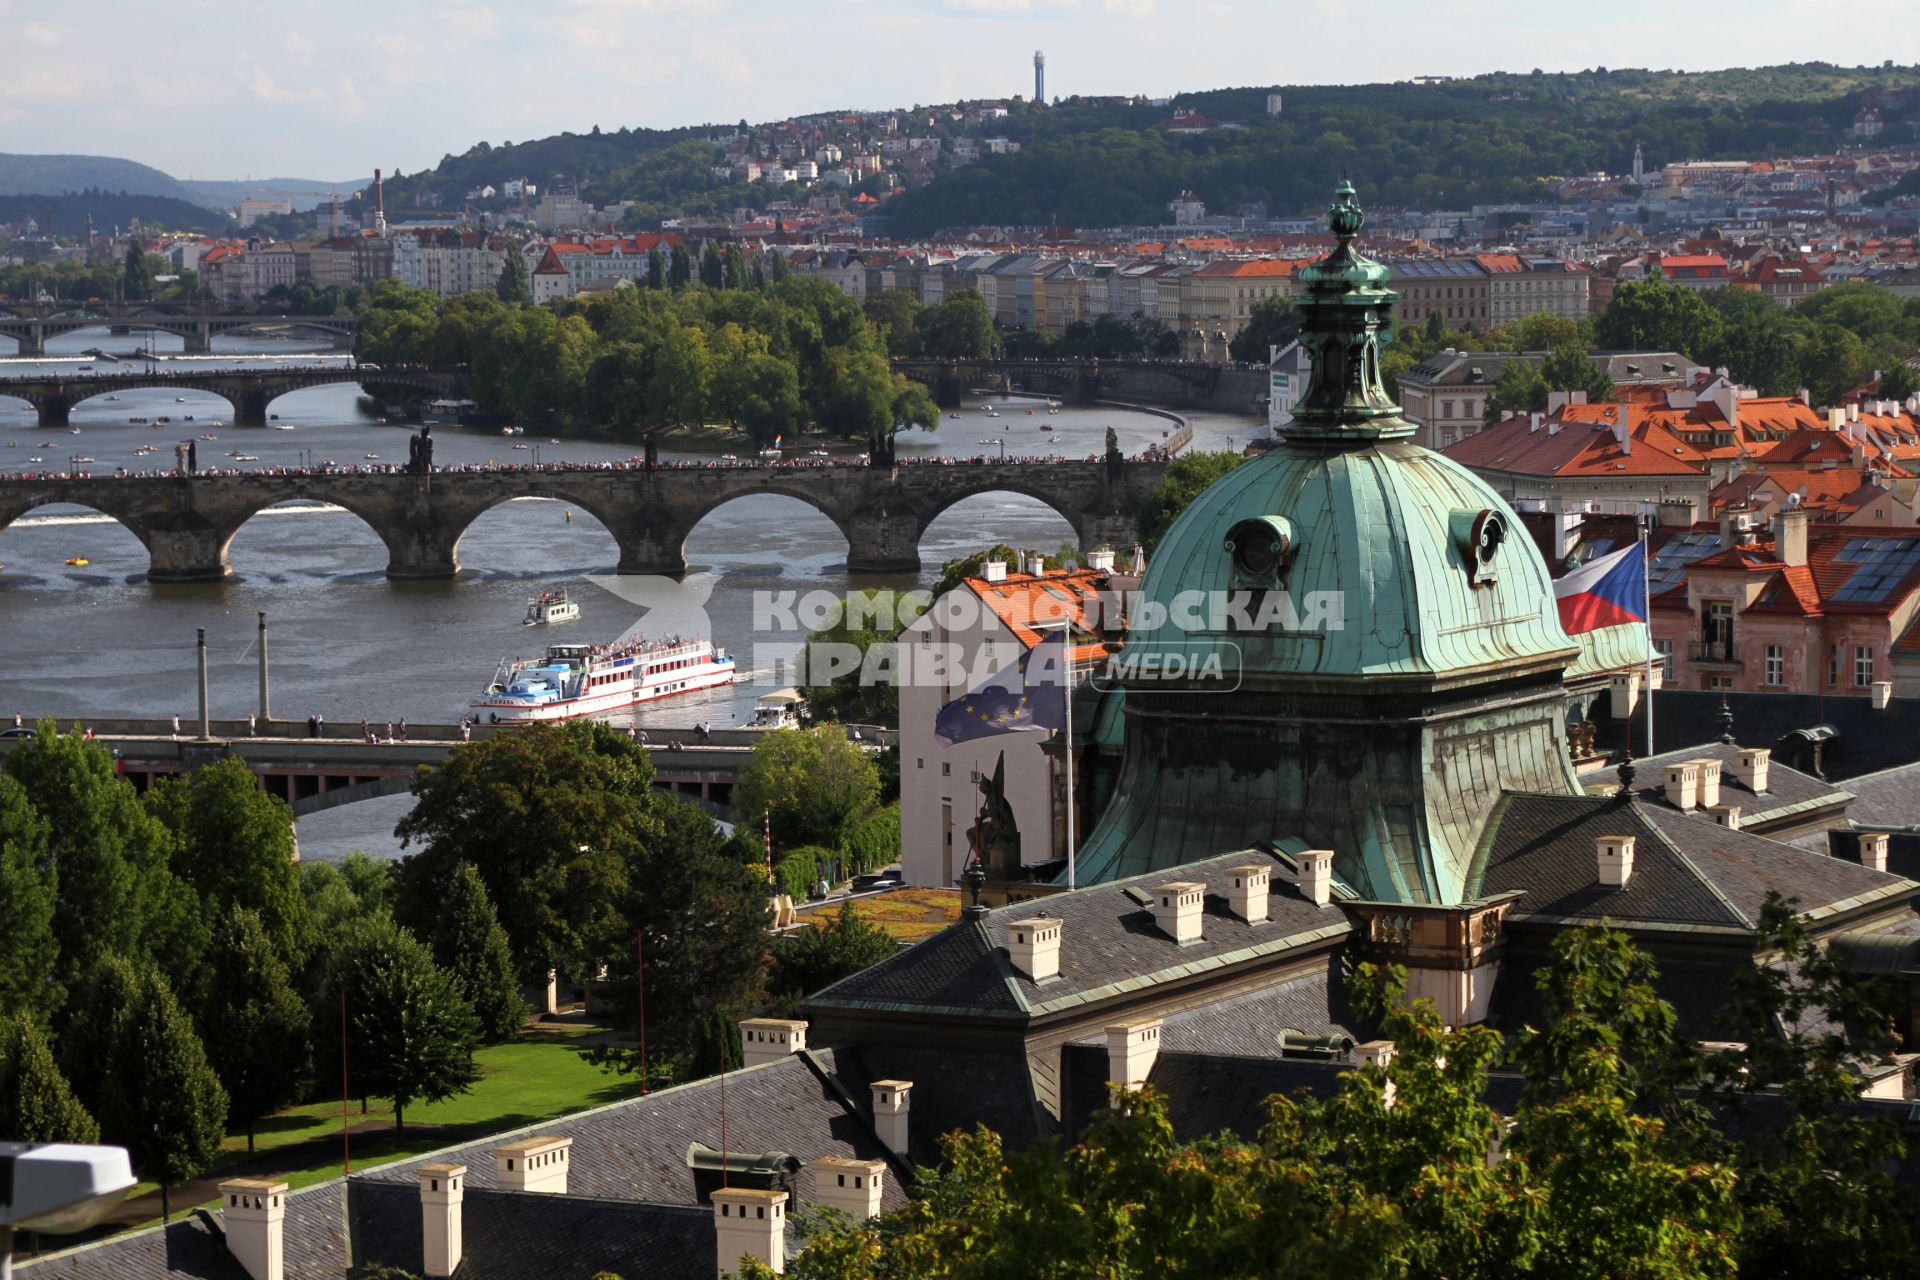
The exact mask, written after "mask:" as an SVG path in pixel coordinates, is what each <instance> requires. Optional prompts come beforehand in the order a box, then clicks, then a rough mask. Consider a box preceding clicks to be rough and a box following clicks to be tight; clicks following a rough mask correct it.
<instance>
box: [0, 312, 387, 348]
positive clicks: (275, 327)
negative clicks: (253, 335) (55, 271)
mask: <svg viewBox="0 0 1920 1280" xmlns="http://www.w3.org/2000/svg"><path fill="white" fill-rule="evenodd" d="M103 327H104V328H107V329H110V330H111V331H112V332H114V333H131V332H133V331H134V330H136V329H139V330H147V331H153V332H159V333H171V334H177V335H178V336H179V337H180V338H182V339H183V340H184V341H185V342H186V349H187V354H189V355H205V354H207V353H208V352H210V351H212V350H213V340H214V338H216V337H218V336H219V335H221V334H227V333H238V332H241V331H243V330H251V331H262V330H264V331H280V332H284V331H287V330H292V329H303V330H307V331H309V332H312V333H318V334H322V335H324V336H325V337H326V338H327V339H328V341H329V342H330V343H331V344H332V346H333V348H334V349H335V350H336V351H350V350H352V349H353V343H354V337H355V335H356V334H357V333H359V331H360V321H359V320H358V319H357V318H356V317H354V316H297V315H251V314H246V313H236V312H229V311H223V310H221V309H220V308H218V307H216V306H214V305H212V304H209V303H202V302H9V301H6V300H4V299H0V336H4V337H9V338H12V339H13V340H14V341H15V342H16V343H18V344H19V349H20V354H21V355H23V356H43V355H45V354H46V353H47V339H48V338H53V337H58V336H60V335H61V334H66V333H74V332H77V331H79V330H81V329H99V328H103Z"/></svg>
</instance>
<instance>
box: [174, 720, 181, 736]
mask: <svg viewBox="0 0 1920 1280" xmlns="http://www.w3.org/2000/svg"><path fill="white" fill-rule="evenodd" d="M173 736H174V737H176V738H177V737H179V736H180V717H179V716H175V717H174V718H173Z"/></svg>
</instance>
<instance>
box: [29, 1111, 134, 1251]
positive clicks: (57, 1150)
mask: <svg viewBox="0 0 1920 1280" xmlns="http://www.w3.org/2000/svg"><path fill="white" fill-rule="evenodd" d="M132 1188H133V1163H132V1161H130V1160H129V1159H128V1158H127V1149H126V1148H125V1147H97V1146H81V1145H79V1144H78V1143H71V1142H51V1143H31V1142H0V1280H4V1278H5V1277H9V1276H11V1275H12V1274H13V1229H14V1228H15V1227H21V1228H24V1229H26V1230H28V1231H45V1232H49V1233H50V1234H53V1235H71V1234H72V1233H74V1232H76V1231H84V1230H85V1229H86V1228H88V1227H90V1226H92V1225H93V1224H94V1223H96V1222H99V1221H100V1220H101V1219H102V1218H104V1217H106V1216H107V1214H109V1213H111V1212H113V1210H114V1208H115V1207H116V1206H118V1205H119V1204H120V1202H121V1201H122V1200H124V1199H125V1198H126V1193H127V1192H128V1191H130V1190H132Z"/></svg>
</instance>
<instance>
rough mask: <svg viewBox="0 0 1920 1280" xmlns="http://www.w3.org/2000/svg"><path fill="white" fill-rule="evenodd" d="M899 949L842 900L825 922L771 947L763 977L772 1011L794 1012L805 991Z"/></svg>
mask: <svg viewBox="0 0 1920 1280" xmlns="http://www.w3.org/2000/svg"><path fill="white" fill-rule="evenodd" d="M898 950H899V946H898V945H897V944H896V943H895V942H894V940H893V939H892V938H891V937H889V936H888V934H887V932H886V930H884V929H882V928H880V927H879V926H878V925H875V924H870V923H868V922H867V921H866V920H864V919H862V918H861V916H860V914H859V913H858V912H857V911H855V910H854V909H853V904H852V903H851V902H843V903H841V904H840V910H839V911H838V912H837V913H835V915H834V916H833V918H832V919H830V920H828V921H827V922H826V923H825V924H823V925H819V926H816V927H814V928H810V929H800V930H797V931H795V932H794V933H793V934H791V935H789V936H788V937H786V938H785V939H783V940H782V941H781V943H780V945H779V947H778V948H776V949H775V951H774V953H773V972H772V973H771V974H770V975H769V976H768V979H767V996H768V1000H769V1009H770V1011H771V1012H772V1016H774V1017H782V1018H784V1017H792V1016H793V1013H794V1011H795V1010H796V1009H798V1008H799V1005H800V1001H801V1000H802V999H804V998H805V997H806V996H809V995H811V994H813V993H814V992H815V991H819V990H822V989H824V988H826V987H830V986H832V985H833V984H834V983H836V982H838V981H840V979H842V978H845V977H848V976H850V975H852V974H856V973H858V972H860V971H861V970H862V969H865V968H868V967H870V966H872V965H876V964H878V963H880V962H881V961H882V960H885V959H886V958H887V957H888V956H890V955H893V954H894V953H895V952H896V951H898Z"/></svg>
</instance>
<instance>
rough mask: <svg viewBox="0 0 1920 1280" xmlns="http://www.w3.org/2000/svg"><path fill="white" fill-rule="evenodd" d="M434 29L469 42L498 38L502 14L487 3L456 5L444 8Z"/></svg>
mask: <svg viewBox="0 0 1920 1280" xmlns="http://www.w3.org/2000/svg"><path fill="white" fill-rule="evenodd" d="M434 29H435V30H436V31H439V32H441V33H442V34H445V35H451V36H454V37H456V38H458V39H460V40H463V41H466V42H468V43H470V44H471V43H476V42H482V41H487V40H494V39H498V38H499V35H500V15H499V14H497V13H495V12H494V11H493V10H492V9H490V8H488V7H487V6H486V5H483V4H481V5H456V6H454V7H452V8H448V9H442V10H441V11H440V16H439V18H438V20H436V21H435V23H434Z"/></svg>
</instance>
